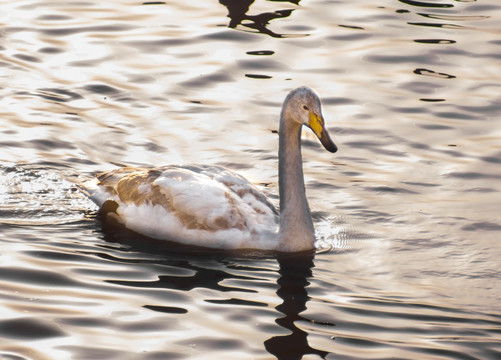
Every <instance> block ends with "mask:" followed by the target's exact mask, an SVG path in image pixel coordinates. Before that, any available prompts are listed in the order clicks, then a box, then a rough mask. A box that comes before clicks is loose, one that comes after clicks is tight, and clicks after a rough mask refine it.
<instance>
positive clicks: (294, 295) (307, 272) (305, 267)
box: [264, 256, 328, 359]
mask: <svg viewBox="0 0 501 360" xmlns="http://www.w3.org/2000/svg"><path fill="white" fill-rule="evenodd" d="M278 260H279V264H280V270H279V274H280V278H279V279H278V281H277V284H278V286H279V288H278V290H277V295H278V296H279V297H280V298H281V299H282V300H283V302H282V304H280V305H278V306H277V307H276V309H277V310H278V311H280V312H281V313H282V314H283V315H284V316H283V317H281V318H278V319H277V320H276V321H275V322H276V323H277V324H278V325H280V326H281V327H283V328H285V329H287V330H290V332H291V333H290V334H289V335H278V336H274V337H272V338H270V339H268V340H266V341H265V342H264V346H265V348H266V350H267V351H268V352H269V353H270V354H273V355H275V356H276V357H277V358H278V359H302V358H303V356H304V355H307V354H316V355H319V356H321V357H322V358H325V356H326V355H327V354H328V352H327V351H322V350H317V349H313V348H312V347H311V346H310V345H309V344H308V339H307V337H308V333H307V332H306V331H303V330H301V329H300V328H298V327H297V326H296V322H297V321H304V320H306V319H305V318H303V317H301V316H300V313H302V312H303V311H304V310H306V302H307V301H308V292H307V290H306V287H307V286H308V284H309V283H308V278H310V277H311V276H312V273H311V268H312V267H313V257H309V256H306V257H294V256H292V257H287V256H285V257H282V258H279V259H278Z"/></svg>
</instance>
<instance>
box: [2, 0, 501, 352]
mask: <svg viewBox="0 0 501 360" xmlns="http://www.w3.org/2000/svg"><path fill="white" fill-rule="evenodd" d="M0 12H1V13H2V16H1V17H0V25H1V27H0V29H1V30H0V310H1V314H2V316H1V319H0V359H2V360H4V359H5V360H14V359H15V360H20V359H108V360H109V359H120V360H122V359H274V358H278V359H301V358H302V359H320V358H325V359H389V358H396V359H499V358H501V305H500V304H501V285H500V280H499V279H500V277H501V211H500V210H501V206H500V204H501V120H500V118H501V71H500V69H501V3H500V2H499V1H497V0H485V1H482V0H479V1H474V0H470V1H468V0H463V1H459V0H458V1H453V0H436V1H434V0H427V1H413V0H400V1H397V0H394V1H390V0H381V1H376V2H374V1H347V0H344V1H342V0H341V1H327V0H308V1H307V0H303V1H299V0H297V1H289V2H288V1H264V0H256V1H254V2H253V1H236V0H235V1H229V0H221V1H219V2H217V1H200V2H186V1H178V2H174V1H167V2H141V1H117V0H115V1H107V2H97V1H65V2H61V1H40V0H21V1H2V2H1V3H0ZM301 85H308V86H310V87H312V88H313V89H315V90H316V91H317V92H318V94H319V95H320V97H321V98H322V101H323V112H324V115H325V118H326V122H327V125H328V128H329V130H330V132H331V135H332V136H333V138H334V140H335V142H336V143H337V145H338V146H339V151H338V153H336V154H330V153H328V152H326V151H324V150H323V149H322V148H321V145H319V143H318V141H317V140H316V139H315V138H314V135H313V134H312V133H311V132H307V131H305V132H304V134H303V160H304V172H305V181H306V187H307V193H308V198H309V200H310V206H311V208H312V211H313V215H314V220H315V225H316V228H317V233H318V239H319V241H318V247H319V251H318V252H317V254H316V255H315V256H314V257H313V258H300V259H297V258H292V259H291V258H277V257H273V256H270V257H239V256H232V255H225V254H217V253H216V254H214V253H210V254H203V253H200V254H197V253H188V252H184V251H183V250H182V249H179V248H178V249H172V248H169V247H162V246H158V244H153V243H151V244H150V243H149V242H146V241H143V239H139V238H135V237H134V236H132V235H131V234H125V233H113V232H109V231H105V230H103V229H102V228H101V226H100V223H99V221H97V219H96V212H97V211H96V210H97V209H96V207H95V206H94V205H93V204H92V203H91V202H90V201H89V200H88V199H86V198H85V197H84V196H83V195H82V194H81V193H79V192H78V191H77V189H76V187H75V184H76V183H78V182H80V181H83V180H85V179H88V178H90V177H92V176H93V175H94V174H95V173H97V172H99V171H103V170H110V169H113V168H116V167H117V166H118V165H116V164H130V165H149V166H156V165H166V164H188V163H204V164H219V165H225V166H227V167H229V168H231V169H232V170H235V171H237V172H239V173H240V174H242V175H244V176H246V177H247V178H249V179H251V180H252V181H253V182H255V183H256V184H258V185H259V186H261V187H262V188H263V189H264V191H265V192H267V193H268V194H269V195H270V197H271V199H272V200H273V201H274V202H275V203H278V197H277V194H278V188H277V148H278V135H277V129H278V116H279V112H280V106H281V103H282V101H283V99H284V97H285V96H286V94H287V93H288V91H289V90H291V89H293V88H295V87H297V86H301Z"/></svg>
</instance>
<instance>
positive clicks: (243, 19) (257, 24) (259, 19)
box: [219, 0, 300, 38]
mask: <svg viewBox="0 0 501 360" xmlns="http://www.w3.org/2000/svg"><path fill="white" fill-rule="evenodd" d="M299 1H300V0H297V1H284V2H290V3H293V4H296V5H297V4H299ZM219 3H220V4H223V5H224V6H226V7H227V8H228V17H229V18H230V23H229V24H228V26H229V27H230V28H238V27H239V25H241V26H242V27H244V28H248V29H253V30H257V31H258V32H260V33H262V34H266V35H270V36H272V37H277V38H282V37H291V36H293V35H286V34H277V33H275V32H273V31H272V30H270V29H269V28H268V25H269V23H270V21H272V20H274V19H280V18H285V17H288V16H290V15H291V13H292V12H293V11H294V10H275V11H273V12H265V13H261V14H258V15H248V14H247V13H248V12H249V9H250V6H251V5H252V4H253V3H254V1H253V0H251V1H249V0H240V1H232V0H219Z"/></svg>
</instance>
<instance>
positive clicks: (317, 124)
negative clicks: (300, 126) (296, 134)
mask: <svg viewBox="0 0 501 360" xmlns="http://www.w3.org/2000/svg"><path fill="white" fill-rule="evenodd" d="M308 126H309V127H310V129H311V130H313V132H314V133H315V135H317V137H318V139H319V140H320V142H321V143H322V145H323V146H324V148H325V149H326V150H328V151H330V152H333V153H334V152H336V151H337V146H336V144H334V142H333V141H332V140H331V138H330V136H329V133H328V132H327V129H326V128H325V125H324V119H323V118H322V116H321V115H317V114H315V113H313V112H311V111H310V121H309V122H308Z"/></svg>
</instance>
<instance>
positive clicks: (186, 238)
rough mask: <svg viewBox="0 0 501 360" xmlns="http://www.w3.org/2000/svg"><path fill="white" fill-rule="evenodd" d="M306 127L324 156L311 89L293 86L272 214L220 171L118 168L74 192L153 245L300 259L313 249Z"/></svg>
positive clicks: (329, 145) (326, 141)
mask: <svg viewBox="0 0 501 360" xmlns="http://www.w3.org/2000/svg"><path fill="white" fill-rule="evenodd" d="M303 125H305V126H307V127H309V128H310V129H311V130H312V131H313V132H314V133H315V135H316V136H317V137H318V139H319V140H320V142H321V143H322V145H323V146H324V148H325V149H326V150H328V151H330V152H332V153H334V152H336V151H337V147H336V145H335V144H334V142H333V141H332V140H331V138H330V136H329V133H328V131H327V128H326V126H325V123H324V118H323V116H322V109H321V103H320V99H319V98H318V96H317V95H316V94H315V92H313V90H311V89H309V88H307V87H300V88H297V89H295V90H292V91H291V92H290V93H289V94H288V95H287V97H286V98H285V100H284V103H283V105H282V110H281V114H280V128H279V150H278V168H279V169H278V173H279V193H280V212H279V213H278V212H277V210H276V209H275V207H274V206H273V204H272V203H271V202H270V201H269V200H268V198H267V197H266V196H265V195H264V194H263V193H262V192H260V191H259V190H258V189H257V188H256V187H255V186H254V185H252V184H251V183H250V182H249V181H248V180H247V179H245V178H244V177H242V176H241V175H238V174H236V173H234V172H232V171H230V170H228V169H226V168H224V167H221V166H204V165H192V166H165V167H159V168H133V167H123V168H118V169H116V170H113V171H110V172H106V173H102V174H99V175H97V177H96V178H95V179H93V180H90V181H87V182H85V183H83V184H81V185H80V188H81V189H82V191H83V192H84V193H85V194H86V195H87V196H89V197H90V199H91V200H92V201H94V202H95V203H96V204H97V205H98V206H100V207H101V211H103V209H105V208H106V209H112V210H106V211H104V221H110V222H111V221H113V222H114V223H118V224H120V225H122V226H124V227H125V228H127V229H129V230H132V231H134V232H136V233H139V234H142V235H145V236H147V237H149V238H153V239H158V240H168V241H173V242H177V243H181V244H187V245H195V246H201V247H206V248H213V249H222V250H223V249H224V250H237V249H254V250H271V251H277V252H300V251H311V250H313V249H314V243H315V229H314V226H313V221H312V218H311V212H310V207H309V205H308V201H307V199H306V193H305V186H304V179H303V166H302V158H301V129H302V127H303Z"/></svg>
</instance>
